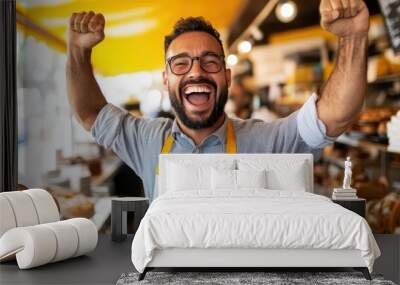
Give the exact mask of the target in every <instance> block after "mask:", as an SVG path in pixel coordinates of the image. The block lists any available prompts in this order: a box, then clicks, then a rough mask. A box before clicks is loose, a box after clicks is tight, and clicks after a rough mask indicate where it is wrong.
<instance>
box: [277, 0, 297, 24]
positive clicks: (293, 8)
mask: <svg viewBox="0 0 400 285" xmlns="http://www.w3.org/2000/svg"><path fill="white" fill-rule="evenodd" d="M275 14H276V17H277V18H278V19H279V21H281V22H284V23H288V22H290V21H293V20H294V18H296V16H297V5H296V3H295V2H293V1H291V0H289V1H282V2H280V3H279V4H278V6H276V9H275Z"/></svg>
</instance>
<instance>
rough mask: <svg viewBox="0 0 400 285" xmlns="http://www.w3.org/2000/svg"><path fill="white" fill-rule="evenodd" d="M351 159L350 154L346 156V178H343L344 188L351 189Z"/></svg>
mask: <svg viewBox="0 0 400 285" xmlns="http://www.w3.org/2000/svg"><path fill="white" fill-rule="evenodd" d="M351 175H352V171H351V160H350V156H348V157H347V158H346V161H345V162H344V179H343V189H351V186H350V184H351Z"/></svg>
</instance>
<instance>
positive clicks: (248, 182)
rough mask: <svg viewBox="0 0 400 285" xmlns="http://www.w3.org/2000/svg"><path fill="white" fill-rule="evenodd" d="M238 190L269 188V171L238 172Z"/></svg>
mask: <svg viewBox="0 0 400 285" xmlns="http://www.w3.org/2000/svg"><path fill="white" fill-rule="evenodd" d="M236 183H237V188H238V189H240V188H267V171H266V170H265V169H262V170H236Z"/></svg>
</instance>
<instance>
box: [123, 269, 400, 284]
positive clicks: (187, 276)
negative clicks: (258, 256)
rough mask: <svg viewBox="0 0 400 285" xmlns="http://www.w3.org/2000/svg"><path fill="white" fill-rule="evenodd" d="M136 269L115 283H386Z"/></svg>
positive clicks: (352, 275) (349, 275) (355, 276)
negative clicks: (142, 274) (142, 275)
mask: <svg viewBox="0 0 400 285" xmlns="http://www.w3.org/2000/svg"><path fill="white" fill-rule="evenodd" d="M138 276H139V273H124V274H122V275H121V277H120V278H119V279H118V281H117V285H133V284H140V285H144V284H159V285H162V284H172V285H178V284H179V285H186V284H213V285H217V284H223V285H233V284H240V285H242V284H268V285H269V284H274V285H275V284H282V285H297V284H321V285H322V284H324V285H325V284H328V285H333V284H335V285H336V284H338V285H339V284H340V285H344V284H356V285H357V284H379V285H381V284H382V285H383V284H385V285H386V284H387V285H389V284H390V285H395V283H393V282H392V281H388V280H384V279H383V277H382V276H380V275H374V274H372V281H368V280H366V279H365V278H364V276H363V275H362V273H360V272H154V271H150V272H148V273H147V274H146V277H145V279H144V280H142V281H138Z"/></svg>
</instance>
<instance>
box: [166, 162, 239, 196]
mask: <svg viewBox="0 0 400 285" xmlns="http://www.w3.org/2000/svg"><path fill="white" fill-rule="evenodd" d="M212 168H215V169H234V168H235V161H232V160H230V161H228V160H218V161H211V162H208V163H207V161H203V162H200V163H199V162H192V161H188V160H181V161H180V160H177V161H170V162H169V163H168V165H167V172H168V175H167V179H166V189H167V191H185V190H199V189H200V190H204V189H206V190H207V189H208V190H210V189H211V169H212Z"/></svg>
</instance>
